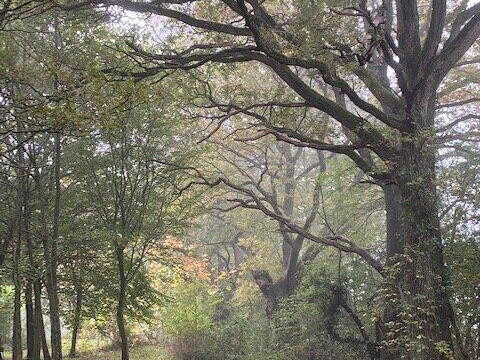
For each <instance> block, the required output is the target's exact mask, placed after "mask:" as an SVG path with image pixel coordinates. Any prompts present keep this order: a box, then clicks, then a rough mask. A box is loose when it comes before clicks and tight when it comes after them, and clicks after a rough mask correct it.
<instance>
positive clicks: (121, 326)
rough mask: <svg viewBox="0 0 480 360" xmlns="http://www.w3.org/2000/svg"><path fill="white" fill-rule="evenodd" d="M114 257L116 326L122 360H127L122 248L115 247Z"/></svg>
mask: <svg viewBox="0 0 480 360" xmlns="http://www.w3.org/2000/svg"><path fill="white" fill-rule="evenodd" d="M116 257H117V265H118V277H119V284H120V288H119V292H118V305H117V326H118V333H119V335H120V340H121V346H122V360H129V354H128V338H127V332H126V328H125V314H124V313H125V302H126V290H127V279H126V275H125V257H124V252H123V248H121V247H119V246H118V245H117V248H116Z"/></svg>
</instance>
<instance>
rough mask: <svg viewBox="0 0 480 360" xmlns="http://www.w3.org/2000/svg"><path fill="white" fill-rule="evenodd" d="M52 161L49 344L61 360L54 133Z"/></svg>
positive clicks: (58, 192)
mask: <svg viewBox="0 0 480 360" xmlns="http://www.w3.org/2000/svg"><path fill="white" fill-rule="evenodd" d="M54 144H55V152H54V161H55V207H54V211H53V228H52V241H51V247H50V250H51V254H52V257H51V261H52V268H51V273H50V277H51V286H52V291H51V292H50V294H49V299H50V321H51V328H52V329H51V344H52V359H53V360H62V332H61V323H60V306H59V300H58V284H57V281H58V280H57V263H58V260H57V240H58V228H59V223H60V195H61V189H60V151H61V146H60V134H59V133H56V134H55V135H54Z"/></svg>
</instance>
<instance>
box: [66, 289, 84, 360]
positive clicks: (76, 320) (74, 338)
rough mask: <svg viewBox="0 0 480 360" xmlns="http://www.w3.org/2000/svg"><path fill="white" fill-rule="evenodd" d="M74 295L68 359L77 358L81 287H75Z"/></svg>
mask: <svg viewBox="0 0 480 360" xmlns="http://www.w3.org/2000/svg"><path fill="white" fill-rule="evenodd" d="M76 287H77V289H76V294H75V297H76V298H75V316H74V319H73V331H72V342H71V346H70V354H69V356H70V357H76V356H77V337H78V331H79V330H80V320H81V312H82V297H83V292H82V287H81V285H78V286H76Z"/></svg>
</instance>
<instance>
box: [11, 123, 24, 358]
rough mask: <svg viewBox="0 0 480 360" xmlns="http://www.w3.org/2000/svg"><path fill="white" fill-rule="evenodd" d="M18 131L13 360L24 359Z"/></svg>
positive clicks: (22, 214) (18, 126)
mask: <svg viewBox="0 0 480 360" xmlns="http://www.w3.org/2000/svg"><path fill="white" fill-rule="evenodd" d="M17 130H19V135H18V139H17V140H18V142H19V144H20V146H19V147H18V150H17V166H18V167H17V171H16V175H17V181H18V183H17V221H16V224H17V241H16V242H15V249H14V252H13V284H14V287H15V293H14V310H13V334H12V359H13V360H21V359H23V349H22V315H21V306H22V304H21V301H22V299H21V296H22V284H21V279H20V256H21V247H22V237H23V229H22V227H23V216H24V208H25V199H24V192H23V191H22V190H23V183H24V180H25V174H24V170H23V166H24V165H23V155H24V154H23V144H21V142H22V134H21V131H22V130H23V129H22V124H21V123H20V121H18V122H17Z"/></svg>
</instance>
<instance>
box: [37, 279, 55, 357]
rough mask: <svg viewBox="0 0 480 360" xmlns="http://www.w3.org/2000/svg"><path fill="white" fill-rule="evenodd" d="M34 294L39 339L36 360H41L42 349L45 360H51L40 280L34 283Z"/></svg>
mask: <svg viewBox="0 0 480 360" xmlns="http://www.w3.org/2000/svg"><path fill="white" fill-rule="evenodd" d="M33 293H34V298H35V324H36V326H35V328H36V331H37V333H36V335H35V337H36V338H37V339H38V340H37V344H36V348H35V351H34V354H35V359H40V349H42V353H43V359H44V360H51V356H50V351H49V350H48V343H47V337H46V335H45V324H44V322H43V309H42V283H41V282H40V279H37V280H35V282H34V283H33Z"/></svg>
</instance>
